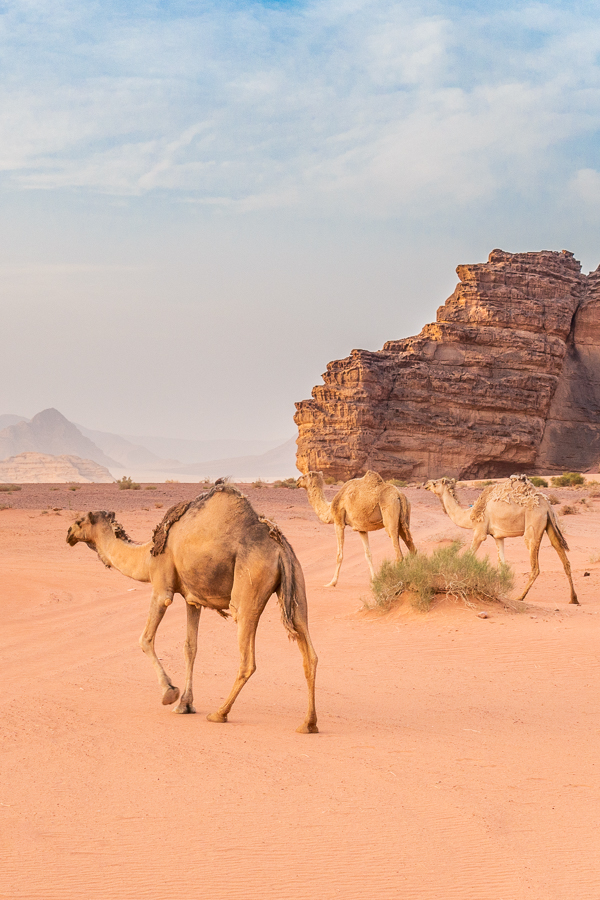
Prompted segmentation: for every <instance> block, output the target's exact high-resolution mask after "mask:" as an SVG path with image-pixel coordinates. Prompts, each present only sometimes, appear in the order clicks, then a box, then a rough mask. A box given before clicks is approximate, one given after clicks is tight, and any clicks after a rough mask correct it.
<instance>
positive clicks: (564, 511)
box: [558, 503, 579, 516]
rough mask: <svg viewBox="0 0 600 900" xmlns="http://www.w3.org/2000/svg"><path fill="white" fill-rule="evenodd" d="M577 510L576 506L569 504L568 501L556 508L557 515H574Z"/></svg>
mask: <svg viewBox="0 0 600 900" xmlns="http://www.w3.org/2000/svg"><path fill="white" fill-rule="evenodd" d="M578 512H579V510H578V509H577V507H576V506H571V505H570V504H568V503H565V505H564V506H561V508H560V509H559V510H558V514H559V516H576V515H577V513H578Z"/></svg>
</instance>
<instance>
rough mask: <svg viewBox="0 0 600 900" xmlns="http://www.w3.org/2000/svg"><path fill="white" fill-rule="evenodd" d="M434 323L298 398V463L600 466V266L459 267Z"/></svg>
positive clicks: (545, 468)
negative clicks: (587, 272) (585, 268)
mask: <svg viewBox="0 0 600 900" xmlns="http://www.w3.org/2000/svg"><path fill="white" fill-rule="evenodd" d="M457 273H458V277H459V279H460V283H459V284H458V285H457V287H456V289H455V291H454V293H453V294H452V296H451V297H450V298H449V299H448V300H447V301H446V303H445V304H444V306H442V307H440V308H439V309H438V312H437V320H436V322H435V323H434V324H431V325H426V326H425V328H423V330H422V331H421V333H420V334H419V335H418V336H416V337H412V338H405V339H404V340H397V341H388V342H387V343H386V344H385V345H384V347H383V350H379V351H376V352H369V351H365V350H353V351H352V353H351V355H350V356H349V357H347V358H346V359H343V360H336V361H334V362H331V363H329V365H328V366H327V372H326V373H325V375H324V376H323V380H324V382H325V383H324V385H319V386H317V387H315V388H314V389H313V392H312V399H311V400H304V401H302V402H301V403H297V404H296V407H297V412H296V416H295V421H296V423H297V425H298V429H299V437H298V453H297V466H298V468H299V469H300V471H301V472H306V471H308V470H310V469H317V470H322V471H323V472H325V473H327V474H329V475H332V476H334V477H336V478H343V479H348V478H353V477H356V476H357V475H360V474H362V473H363V472H365V471H366V470H367V469H374V470H376V471H377V472H380V473H381V474H382V475H384V476H386V477H393V476H396V477H400V478H407V479H424V478H437V477H439V476H441V475H451V476H455V477H458V478H469V477H470V478H481V477H491V476H502V475H511V474H513V473H516V472H527V473H529V474H533V473H536V472H555V471H563V470H565V469H569V470H579V471H581V470H586V469H589V468H591V467H593V466H597V465H598V461H599V459H600V267H599V268H598V269H597V270H596V271H595V272H593V273H591V274H590V275H588V276H585V275H582V274H581V266H580V264H579V263H578V262H577V260H575V259H574V258H573V254H572V253H569V252H567V251H565V250H563V251H562V252H560V253H557V252H550V251H543V252H540V253H514V254H512V253H505V252H503V251H502V250H493V251H492V253H490V256H489V260H488V262H487V263H481V264H476V265H465V266H459V267H458V268H457Z"/></svg>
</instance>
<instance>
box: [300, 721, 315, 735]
mask: <svg viewBox="0 0 600 900" xmlns="http://www.w3.org/2000/svg"><path fill="white" fill-rule="evenodd" d="M296 731H297V732H298V734H318V733H319V729H318V728H317V726H316V723H314V724H313V723H311V724H309V725H307V724H306V722H303V723H302V725H299V726H298V728H296Z"/></svg>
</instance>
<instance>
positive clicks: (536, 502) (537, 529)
mask: <svg viewBox="0 0 600 900" xmlns="http://www.w3.org/2000/svg"><path fill="white" fill-rule="evenodd" d="M455 484H456V481H455V479H454V478H438V479H437V480H436V481H428V482H427V484H426V485H425V488H426V490H428V491H432V493H434V494H436V495H437V496H438V497H439V498H440V501H441V503H442V506H443V507H444V510H445V512H446V513H447V514H448V515H449V516H450V518H451V519H452V521H453V522H454V524H455V525H460V527H461V528H470V529H471V530H472V531H473V541H472V543H471V551H472V552H473V553H476V552H477V550H478V549H479V547H480V545H481V544H482V543H483V541H485V539H486V537H487V536H488V534H491V536H492V537H493V538H494V540H495V542H496V548H497V550H498V559H499V560H500V562H501V563H505V562H506V560H505V557H504V539H505V538H508V537H524V538H525V544H526V546H527V549H528V550H529V559H530V566H531V571H530V572H529V581H528V582H527V584H526V585H525V590H524V591H523V592H522V593H521V595H520V596H519V597H517V600H523V598H524V597H525V596H526V595H527V593H528V591H529V589H530V588H531V585H532V584H533V582H534V581H535V579H536V578H537V577H538V575H539V574H540V560H539V556H540V544H541V541H542V537H543V535H544V532H546V533H547V535H548V537H549V538H550V543H551V544H552V546H553V547H554V549H555V550H556V552H557V553H558V555H559V557H560V561H561V562H562V564H563V568H564V570H565V574H566V576H567V578H568V579H569V584H570V586H571V599H570V601H569V602H570V603H577V604H579V600H578V599H577V595H576V593H575V588H574V587H573V579H572V578H571V566H570V564H569V560H568V557H567V554H566V551H567V550H568V549H569V547H568V545H567V542H566V540H565V537H564V535H563V533H562V531H561V530H560V526H559V524H558V521H557V519H556V516H555V515H554V511H553V509H552V506H551V505H550V502H549V500H548V498H547V497H546V496H545V495H544V494H542V493H540V492H539V491H536V489H535V487H534V486H533V484H532V483H531V482H530V481H529V480H528V479H527V478H526V476H524V475H512V476H511V477H510V479H508V480H507V481H504V482H500V483H499V484H495V485H492V486H490V487H487V488H486V489H485V490H484V491H483V492H482V493H481V494H480V495H479V497H478V498H477V500H476V501H475V503H474V504H473V507H472V508H470V509H464V508H463V507H462V506H461V505H460V504H459V502H458V499H457V497H456V492H455V489H454V486H455Z"/></svg>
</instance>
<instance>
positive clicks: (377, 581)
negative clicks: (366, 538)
mask: <svg viewBox="0 0 600 900" xmlns="http://www.w3.org/2000/svg"><path fill="white" fill-rule="evenodd" d="M459 550H460V544H459V543H458V542H454V543H452V544H451V545H450V546H449V547H438V548H437V549H436V550H434V551H433V553H432V554H431V556H427V555H425V554H416V555H414V556H407V557H405V558H404V559H402V560H401V561H400V562H398V563H392V562H390V561H389V560H386V561H385V562H384V563H383V565H382V566H381V568H380V569H379V572H378V573H377V574H376V576H375V578H374V579H373V582H372V585H371V587H372V592H373V598H374V604H373V605H372V606H371V607H370V608H373V609H381V610H382V611H386V610H389V609H391V607H392V606H395V605H396V604H397V603H400V602H401V598H402V595H403V594H404V593H407V594H408V595H409V596H410V598H411V603H412V605H413V606H415V607H416V608H417V609H420V610H422V611H423V612H426V611H427V610H428V609H429V607H430V605H431V601H432V600H433V598H434V596H435V594H438V593H444V594H446V595H447V596H449V597H452V598H454V599H455V600H460V601H462V602H463V603H465V604H467V605H471V604H472V602H473V601H474V600H479V601H482V600H483V601H486V602H491V601H497V602H504V600H505V598H506V594H507V592H508V591H510V589H511V588H512V586H513V575H512V572H511V570H510V568H509V567H508V566H500V567H499V568H496V567H495V566H493V565H492V564H491V563H490V561H489V559H488V558H487V557H484V558H483V559H478V558H477V557H476V556H475V555H474V554H472V553H471V552H469V551H468V550H467V551H466V552H465V553H459Z"/></svg>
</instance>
